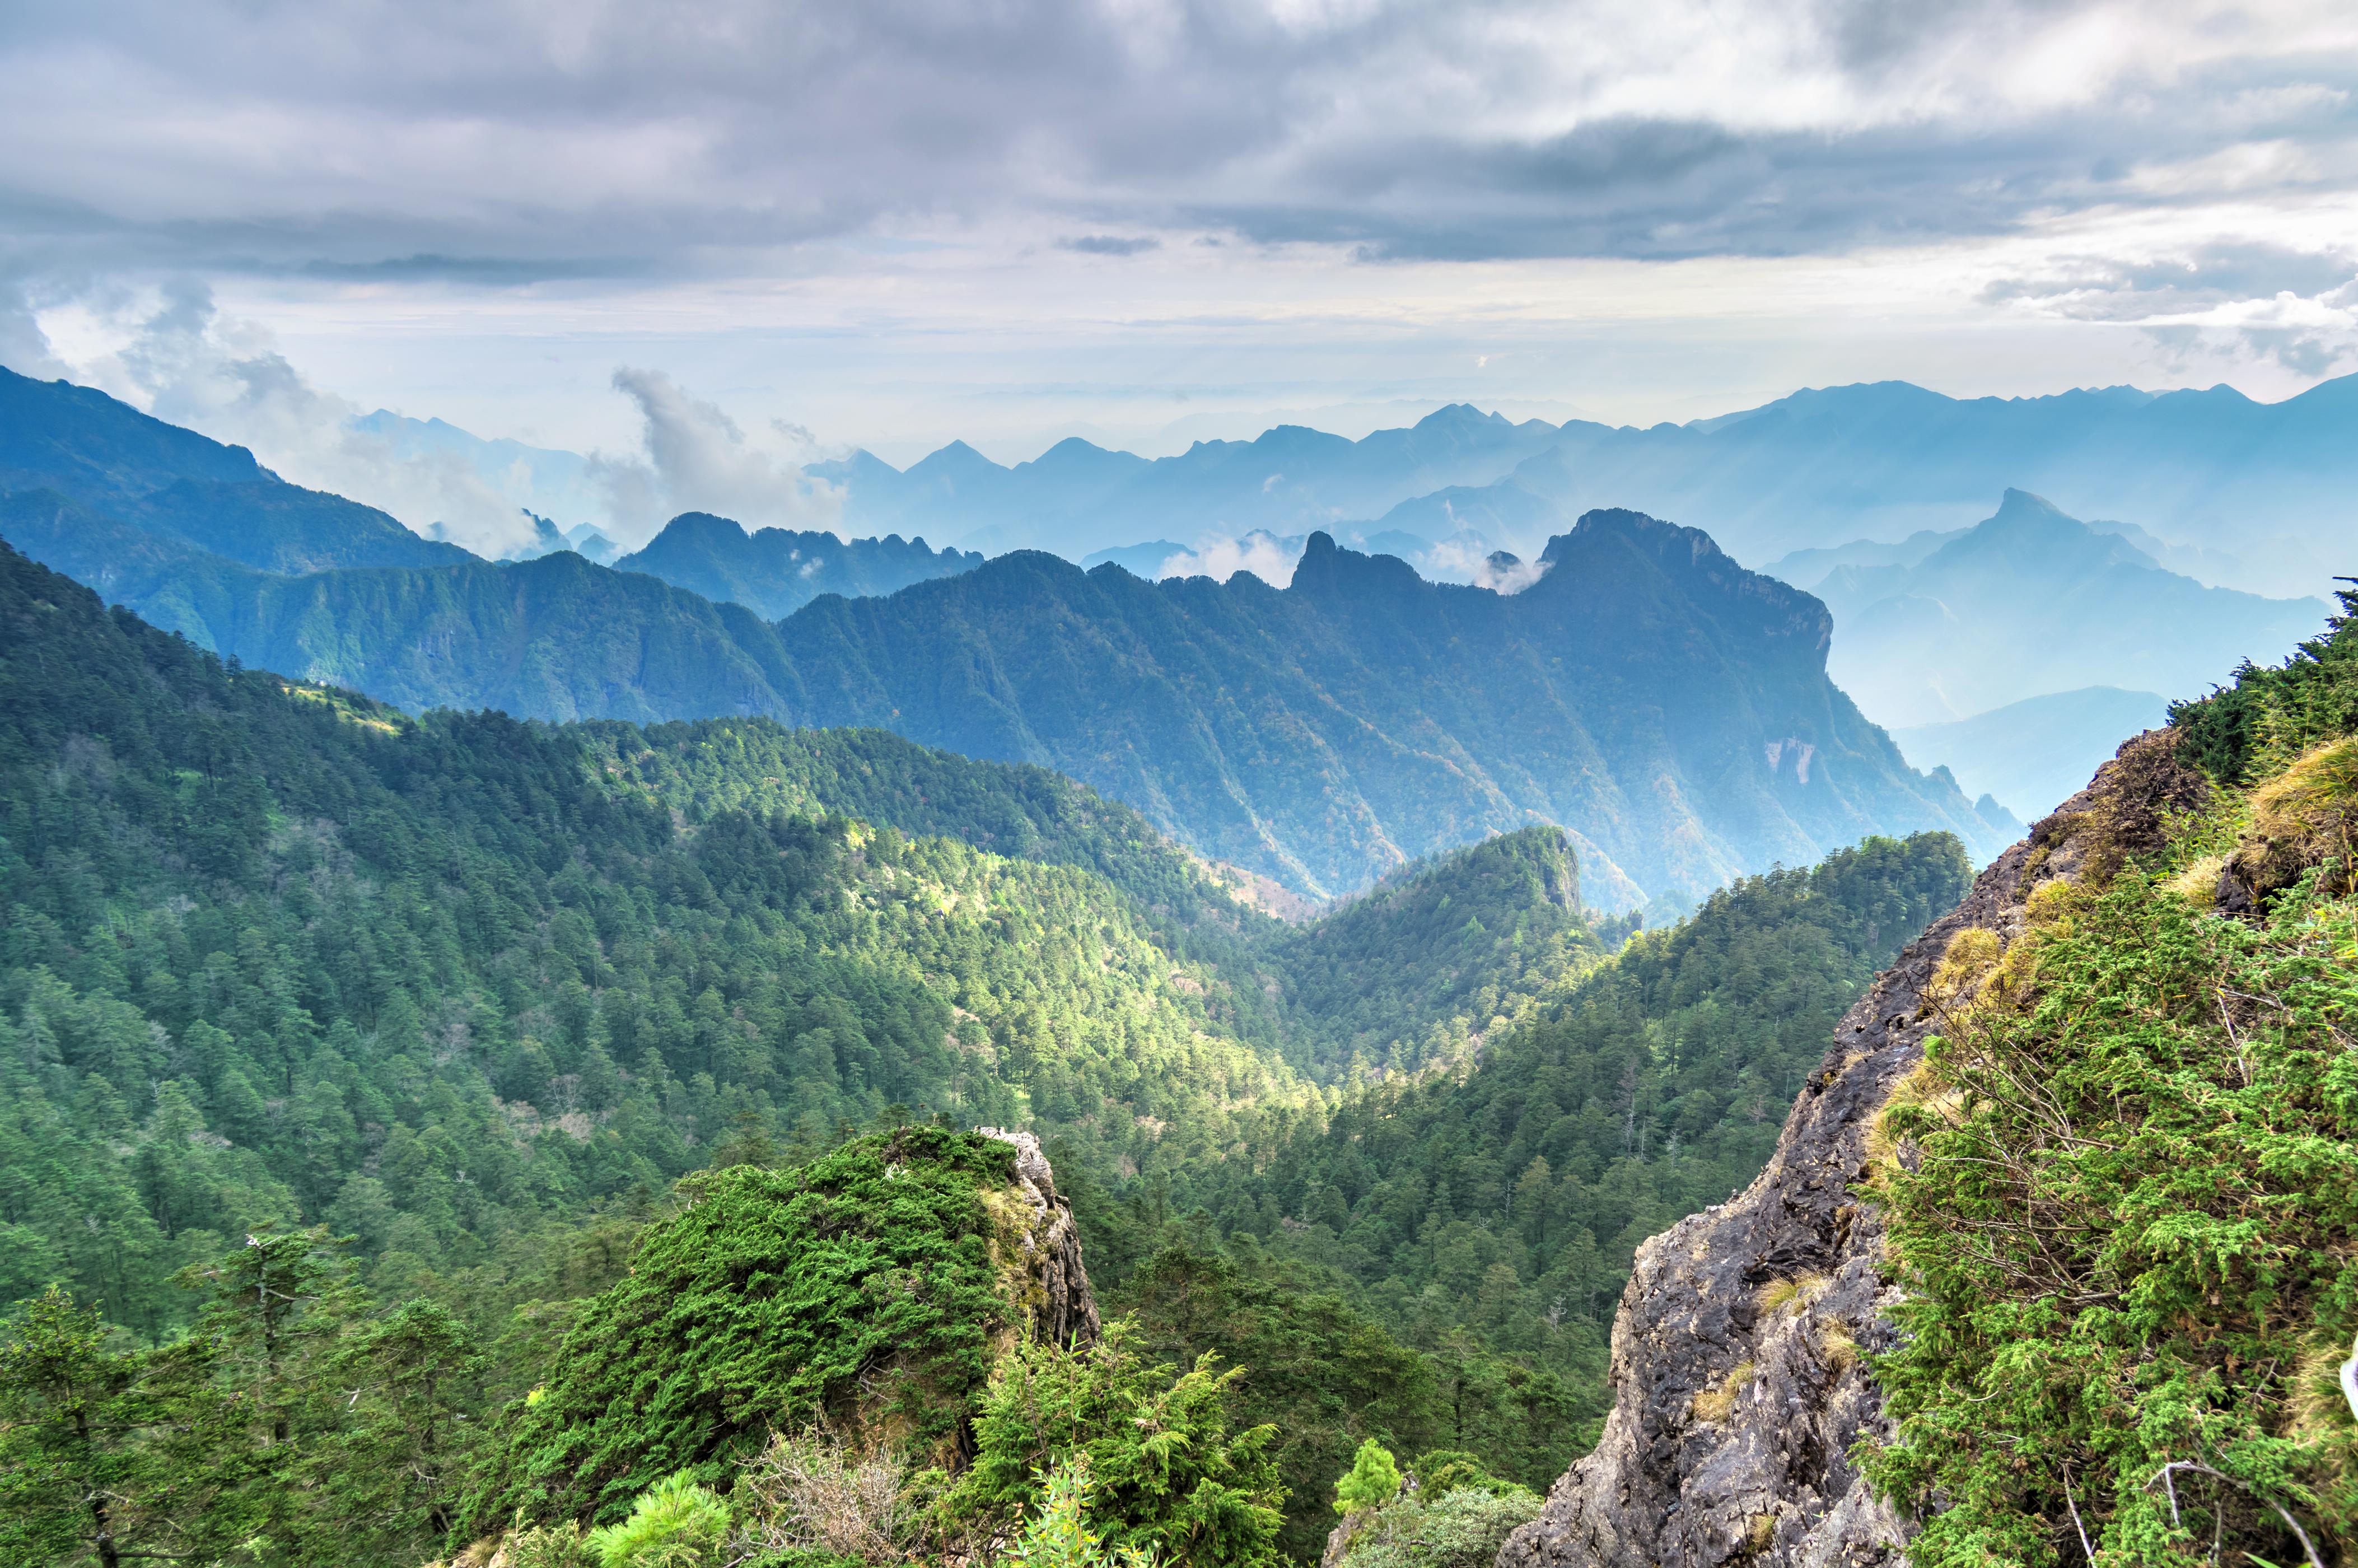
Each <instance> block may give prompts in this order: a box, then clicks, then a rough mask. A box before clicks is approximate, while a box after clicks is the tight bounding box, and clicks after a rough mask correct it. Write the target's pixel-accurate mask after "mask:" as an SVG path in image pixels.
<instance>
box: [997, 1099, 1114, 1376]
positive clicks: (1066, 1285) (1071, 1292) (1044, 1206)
mask: <svg viewBox="0 0 2358 1568" xmlns="http://www.w3.org/2000/svg"><path fill="white" fill-rule="evenodd" d="M975 1131H976V1132H977V1133H978V1134H979V1135H980V1136H982V1137H984V1138H995V1139H997V1140H999V1141H1001V1143H1011V1144H1013V1145H1014V1146H1015V1184H1016V1190H1017V1191H1018V1192H1019V1193H1020V1194H1022V1197H1023V1200H1024V1202H1025V1203H1026V1204H1027V1205H1028V1206H1030V1208H1031V1210H1032V1222H1031V1224H1030V1225H1029V1226H1027V1227H1025V1228H1024V1229H1023V1231H1022V1235H1021V1236H1020V1238H1018V1239H1017V1242H1016V1249H1017V1252H1018V1254H1019V1256H1020V1265H1021V1268H1022V1273H1023V1275H1024V1282H1023V1286H1022V1295H1023V1299H1022V1307H1023V1310H1024V1312H1025V1314H1027V1317H1028V1319H1029V1321H1028V1323H1027V1325H1026V1326H1027V1327H1028V1328H1029V1329H1030V1331H1031V1332H1032V1333H1033V1335H1035V1336H1038V1337H1040V1338H1042V1339H1044V1340H1046V1341H1047V1342H1048V1343H1050V1344H1052V1345H1076V1344H1078V1345H1094V1344H1096V1343H1097V1339H1098V1332H1099V1329H1100V1325H1099V1323H1098V1303H1097V1298H1096V1296H1094V1295H1092V1294H1091V1293H1090V1292H1089V1271H1088V1270H1087V1268H1085V1267H1083V1266H1082V1263H1081V1228H1080V1227H1079V1226H1078V1225H1077V1224H1076V1223H1075V1222H1074V1219H1073V1206H1072V1203H1071V1201H1070V1200H1069V1199H1067V1198H1066V1197H1065V1195H1063V1194H1061V1193H1059V1192H1058V1191H1057V1190H1056V1173H1055V1171H1053V1170H1051V1169H1050V1168H1049V1165H1048V1157H1047V1155H1045V1154H1044V1153H1042V1152H1040V1140H1039V1139H1038V1138H1036V1137H1034V1136H1033V1134H1031V1133H1029V1132H1010V1131H1008V1130H1005V1129H1003V1128H998V1127H978V1128H976V1129H975Z"/></svg>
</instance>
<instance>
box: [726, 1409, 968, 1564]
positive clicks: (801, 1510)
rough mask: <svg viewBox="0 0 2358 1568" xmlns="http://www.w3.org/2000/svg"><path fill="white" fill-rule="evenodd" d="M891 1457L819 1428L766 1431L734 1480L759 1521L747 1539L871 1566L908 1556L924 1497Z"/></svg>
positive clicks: (922, 1517) (917, 1535)
mask: <svg viewBox="0 0 2358 1568" xmlns="http://www.w3.org/2000/svg"><path fill="white" fill-rule="evenodd" d="M912 1481H913V1477H912V1476H911V1474H910V1471H909V1466H908V1465H906V1464H905V1463H903V1461H902V1460H901V1459H900V1458H899V1457H898V1456H896V1455H893V1454H874V1455H861V1454H855V1453H853V1452H851V1451H849V1450H848V1449H846V1448H845V1447H844V1446H843V1445H842V1444H839V1443H838V1442H837V1441H836V1440H835V1439H834V1438H833V1437H832V1436H830V1435H828V1434H827V1433H824V1432H806V1433H800V1434H798V1435H789V1434H787V1433H775V1434H773V1436H772V1437H771V1439H770V1446H769V1447H768V1448H766V1449H764V1450H763V1452H762V1456H761V1457H760V1458H758V1459H756V1460H754V1461H753V1462H752V1464H751V1465H747V1466H746V1467H745V1470H744V1472H743V1474H742V1475H741V1476H740V1478H739V1480H738V1483H737V1485H738V1490H739V1493H740V1495H741V1498H743V1499H745V1500H747V1501H750V1502H751V1503H752V1505H753V1506H752V1512H753V1513H754V1514H755V1515H756V1516H757V1517H758V1518H759V1519H760V1521H761V1522H760V1524H759V1526H758V1527H757V1529H756V1530H754V1532H753V1534H754V1535H755V1536H756V1537H757V1538H758V1539H753V1540H751V1541H748V1542H747V1544H749V1545H752V1546H755V1547H759V1548H761V1549H763V1550H765V1551H772V1552H776V1551H797V1550H799V1551H810V1552H826V1553H827V1554H828V1555H830V1556H835V1557H854V1558H859V1559H860V1560H861V1561H863V1562H867V1563H879V1564H882V1563H903V1562H906V1561H908V1560H909V1558H910V1557H911V1556H912V1554H913V1551H912V1549H913V1548H914V1546H916V1545H917V1544H919V1543H920V1541H921V1538H922V1536H923V1534H924V1532H925V1522H926V1518H927V1512H928V1502H929V1499H927V1498H925V1497H924V1496H922V1495H920V1491H919V1489H918V1488H917V1487H914V1486H913V1485H912Z"/></svg>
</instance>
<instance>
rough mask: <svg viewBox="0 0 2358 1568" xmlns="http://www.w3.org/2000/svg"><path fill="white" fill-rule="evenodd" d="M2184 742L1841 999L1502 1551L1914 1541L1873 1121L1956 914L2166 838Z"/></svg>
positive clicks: (2041, 834)
mask: <svg viewBox="0 0 2358 1568" xmlns="http://www.w3.org/2000/svg"><path fill="white" fill-rule="evenodd" d="M2172 750H2173V738H2172V737H2171V736H2170V735H2169V733H2168V732H2167V731H2151V732H2148V733H2147V734H2146V735H2144V736H2140V737H2138V738H2137V739H2136V740H2134V741H2130V742H2129V743H2128V744H2127V745H2125V746H2124V747H2122V748H2121V751H2120V753H2119V755H2118V756H2117V757H2116V758H2115V760H2114V761H2113V762H2107V763H2105V764H2104V768H2103V769H2102V770H2101V771H2099V773H2097V776H2096V780H2095V782H2094V783H2093V784H2091V785H2090V787H2089V788H2088V789H2086V790H2083V791H2082V792H2081V793H2080V794H2079V795H2075V796H2073V797H2072V798H2071V800H2070V801H2068V802H2066V803H2065V804H2064V806H2062V807H2061V809H2060V810H2059V811H2057V813H2056V814H2055V815H2054V816H2050V817H2048V818H2046V819H2045V820H2044V821H2041V822H2040V823H2039V825H2038V826H2037V827H2034V828H2033V829H2032V830H2031V833H2030V836H2029V837H2028V838H2026V839H2024V840H2023V841H2022V842H2021V843H2018V844H2017V845H2015V846H2014V847H2013V848H2012V849H2008V850H2007V851H2006V853H2005V854H2003V855H2001V856H1999V857H1998V859H1997V860H1996V861H1995V862H1994V863H1992V864H1991V866H1990V867H1989V868H1988V869H1987V870H1986V871H1983V872H1982V874H1981V875H1980V877H1979V878H1977V879H1976V880H1975V881H1974V886H1973V889H1972V891H1971V892H1968V893H1967V894H1966V896H1965V899H1964V902H1963V903H1961V904H1960V905H1959V906H1958V907H1957V908H1956V909H1955V910H1954V911H1953V912H1952V913H1951V914H1948V915H1946V916H1944V917H1943V918H1942V919H1941V920H1938V921H1936V922H1934V923H1933V924H1932V925H1931V927H1930V928H1928V929H1927V930H1926V931H1925V932H1924V934H1923V935H1921V936H1920V937H1918V938H1917V939H1916V940H1915V941H1914V942H1912V943H1910V944H1909V946H1907V947H1906V948H1905V949H1904V950H1903V951H1902V952H1901V953H1900V955H1899V957H1898V962H1896V963H1895V964H1893V965H1892V967H1891V968H1888V969H1887V970H1886V971H1884V973H1883V974H1882V975H1880V976H1879V977H1877V979H1876V981H1875V983H1874V985H1873V986H1871V987H1870V988H1869V989H1868V990H1867V993H1866V996H1864V997H1862V998H1861V999H1860V1000H1859V1001H1858V1002H1857V1003H1856V1005H1855V1006H1854V1007H1852V1008H1851V1010H1850V1011H1848V1012H1847V1013H1845V1014H1844V1017H1843V1020H1842V1022H1841V1023H1840V1025H1839V1026H1838V1027H1837V1030H1836V1033H1835V1038H1834V1042H1833V1046H1832V1047H1831V1048H1830V1049H1829V1050H1828V1051H1827V1053H1826V1055H1825V1058H1824V1060H1823V1063H1822V1064H1821V1065H1820V1066H1819V1068H1818V1070H1817V1072H1816V1073H1814V1074H1813V1075H1812V1076H1811V1077H1810V1079H1809V1082H1808V1083H1807V1085H1806V1086H1805V1087H1803V1088H1802V1090H1801V1098H1800V1099H1799V1100H1798V1101H1796V1102H1795V1104H1794V1106H1793V1109H1792V1113H1791V1115H1790V1116H1789V1117H1788V1118H1787V1119H1786V1121H1785V1127H1784V1131H1783V1133H1782V1135H1781V1136H1780V1137H1779V1140H1778V1142H1777V1150H1776V1152H1775V1154H1774V1155H1773V1156H1772V1157H1771V1158H1770V1160H1769V1162H1768V1168H1767V1169H1765V1170H1764V1171H1762V1172H1761V1173H1760V1175H1759V1177H1758V1180H1756V1181H1755V1182H1753V1184H1751V1185H1750V1186H1749V1187H1747V1188H1746V1189H1745V1191H1744V1192H1743V1193H1742V1194H1740V1195H1737V1196H1736V1197H1734V1198H1732V1199H1731V1200H1730V1201H1729V1202H1727V1203H1725V1204H1724V1205H1720V1206H1714V1207H1713V1208H1709V1209H1706V1210H1704V1212H1703V1213H1701V1214H1697V1215H1693V1216H1690V1217H1688V1218H1686V1219H1683V1220H1682V1221H1680V1222H1679V1223H1678V1224H1677V1225H1675V1226H1673V1227H1671V1229H1669V1230H1668V1231H1666V1232H1664V1233H1663V1234H1661V1235H1660V1236H1657V1237H1655V1238H1652V1239H1650V1240H1649V1241H1647V1242H1646V1243H1645V1244H1644V1245H1643V1246H1642V1247H1640V1248H1639V1249H1638V1257H1637V1266H1636V1270H1635V1272H1634V1273H1633V1274H1632V1275H1631V1278H1630V1281H1629V1284H1628V1289H1627V1290H1626V1291H1625V1292H1623V1294H1622V1298H1621V1308H1620V1312H1619V1314H1618V1315H1617V1317H1616V1318H1615V1320H1614V1325H1613V1357H1612V1383H1613V1394H1614V1403H1613V1409H1612V1411H1611V1413H1610V1414H1609V1415H1608V1416H1607V1418H1606V1424H1605V1431H1604V1434H1603V1437H1602V1438H1601V1439H1600V1441H1599V1442H1598V1444H1597V1446H1596V1449H1595V1452H1594V1453H1592V1454H1590V1455H1589V1456H1588V1457H1587V1458H1585V1459H1583V1460H1582V1461H1580V1462H1579V1463H1578V1464H1577V1465H1574V1466H1573V1468H1572V1469H1571V1470H1570V1471H1569V1472H1567V1473H1566V1474H1565V1475H1564V1476H1563V1479H1561V1480H1559V1481H1558V1482H1557V1483H1556V1484H1555V1486H1554V1487H1553V1488H1552V1490H1551V1491H1550V1493H1549V1495H1548V1501H1547V1507H1546V1509H1544V1510H1543V1511H1542V1512H1541V1515H1540V1517H1539V1518H1538V1519H1535V1520H1533V1521H1532V1522H1531V1523H1530V1524H1528V1525H1525V1526H1524V1527H1523V1528H1522V1529H1520V1530H1517V1531H1516V1532H1515V1534H1514V1535H1513V1536H1511V1537H1510V1538H1509V1540H1508V1541H1507V1544H1506V1546H1505V1548H1504V1549H1503V1550H1501V1551H1500V1552H1499V1554H1498V1568H1574V1565H1575V1564H1578V1565H1582V1568H1586V1565H1589V1564H1598V1565H1609V1568H1655V1565H1661V1568H1717V1565H1718V1564H1722V1563H1734V1562H1739V1561H1741V1562H1745V1563H1760V1564H1793V1565H1797V1568H1801V1565H1806V1568H1830V1565H1833V1564H1837V1563H1888V1562H1895V1561H1897V1560H1898V1558H1899V1556H1900V1555H1901V1553H1902V1552H1903V1549H1904V1547H1905V1545H1906V1542H1907V1541H1908V1538H1909V1534H1910V1533H1911V1530H1910V1526H1909V1521H1907V1520H1906V1519H1901V1518H1899V1517H1898V1516H1897V1515H1895V1514H1894V1513H1893V1512H1892V1511H1891V1509H1888V1508H1887V1507H1886V1506H1885V1505H1884V1504H1882V1503H1881V1502H1879V1501H1877V1499H1876V1498H1874V1496H1873V1495H1872V1493H1871V1491H1870V1489H1869V1488H1868V1487H1867V1486H1866V1484H1865V1483H1864V1481H1863V1480H1862V1479H1861V1478H1860V1476H1859V1475H1858V1472H1857V1470H1856V1469H1855V1467H1854V1466H1853V1465H1852V1464H1851V1463H1850V1459H1849V1450H1850V1448H1851V1446H1852V1444H1855V1443H1856V1442H1857V1441H1858V1440H1859V1439H1860V1438H1862V1437H1867V1436H1874V1435H1882V1434H1885V1433H1887V1430H1888V1427H1887V1422H1886V1421H1885V1418H1884V1414H1883V1400H1882V1396H1881V1393H1880V1391H1879V1390H1877V1387H1876V1385H1875V1383H1874V1381H1873V1379H1870V1378H1869V1377H1868V1376H1867V1375H1866V1368H1865V1367H1864V1366H1863V1365H1862V1364H1861V1361H1860V1356H1859V1353H1860V1352H1861V1351H1863V1350H1877V1349H1883V1348H1887V1347H1888V1346H1890V1345H1891V1343H1892V1342H1893V1332H1892V1330H1891V1328H1890V1326H1889V1325H1888V1323H1887V1318H1886V1312H1887V1308H1888V1307H1889V1306H1890V1304H1891V1303H1893V1302H1894V1301H1895V1300H1897V1294H1896V1291H1895V1289H1894V1287H1892V1286H1891V1285H1889V1284H1888V1283H1887V1282H1886V1281H1885V1278H1884V1259H1883V1223H1882V1221H1881V1219H1880V1218H1879V1217H1878V1216H1877V1213H1876V1211H1875V1209H1874V1208H1873V1207H1872V1206H1870V1205H1867V1204H1866V1203H1864V1202H1862V1201H1861V1200H1860V1198H1859V1196H1858V1195H1857V1192H1856V1190H1855V1189H1856V1188H1857V1186H1858V1184H1860V1182H1861V1181H1862V1180H1863V1178H1864V1176H1865V1174H1866V1161H1867V1150H1866V1143H1867V1134H1868V1130H1869V1128H1870V1125H1871V1123H1872V1122H1873V1120H1874V1119H1875V1117H1876V1114H1877V1111H1879V1110H1880V1109H1881V1108H1882V1107H1883V1105H1884V1103H1885V1102H1886V1100H1887V1099H1888V1098H1889V1097H1890V1094H1891V1090H1892V1087H1893V1086H1894V1085H1895V1084H1897V1083H1898V1081H1899V1080H1900V1079H1901V1078H1902V1077H1903V1076H1906V1075H1907V1074H1908V1073H1909V1072H1910V1071H1911V1070H1912V1069H1913V1068H1914V1067H1915V1066H1916V1065H1917V1063H1918V1061H1919V1060H1920V1058H1921V1055H1922V1049H1923V1041H1924V1036H1925V1035H1926V1033H1929V1032H1930V1031H1931V1029H1932V1028H1933V1027H1934V1022H1933V1020H1932V1018H1931V1014H1930V1010H1929V1009H1928V1007H1927V1006H1926V992H1927V989H1928V987H1930V986H1931V984H1932V981H1933V977H1934V974H1935V971H1936V970H1938V969H1939V968H1940V967H1941V964H1942V958H1943V957H1944V956H1945V955H1946V954H1947V953H1948V952H1949V949H1950V945H1951V943H1952V941H1953V940H1954V939H1955V938H1956V936H1957V935H1958V933H1960V932H1961V931H1963V930H1965V929H1967V928H1968V927H1978V928H1980V929H1982V930H1985V931H1988V932H1990V933H1993V934H1994V935H1996V937H1997V938H1998V945H1999V946H2003V945H2005V944H2007V943H2010V942H2011V941H2012V940H2013V939H2014V938H2015V937H2016V936H2017V935H2019V934H2020V932H2021V930H2022V927H2023V923H2024V919H2025V912H2024V902H2025V900H2026V899H2027V898H2028V896H2029V893H2030V892H2031V890H2032V888H2033V887H2034V886H2036V885H2037V884H2038V883H2039V882H2041V881H2048V880H2050V879H2052V878H2055V877H2073V878H2076V877H2078V876H2079V875H2081V874H2082V873H2083V871H2093V872H2096V873H2097V874H2108V870H2109V868H2110V867H2111V866H2114V865H2117V864H2118V863H2119V862H2120V860H2121V858H2122V857H2123V856H2125V855H2127V854H2133V853H2136V851H2137V850H2139V849H2145V848H2149V847H2151V845H2152V844H2153V843H2155V842H2158V833H2159V831H2160V830H2161V827H2162V825H2163V823H2164V821H2165V819H2166V816H2167V813H2168V812H2169V811H2170V810H2173V809H2183V808H2184V807H2185V806H2187V805H2188V804H2189V803H2190V802H2192V801H2196V800H2199V798H2200V794H2201V790H2202V789H2203V788H2204V787H2205V786H2204V785H2203V784H2202V781H2201V775H2199V774H2196V773H2190V772H2189V771H2188V770H2186V769H2184V768H2181V767H2180V766H2179V765H2178V764H2177V762H2176V760H2175V758H2174V756H2173V755H2172ZM1981 945H1982V946H1989V945H1988V944H1987V942H1986V939H1984V940H1983V942H1982V944H1981ZM1942 983H1943V984H1944V985H1946V984H1952V983H1953V981H1952V979H1950V977H1948V976H1944V977H1943V981H1942Z"/></svg>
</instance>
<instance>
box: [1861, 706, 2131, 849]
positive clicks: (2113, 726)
mask: <svg viewBox="0 0 2358 1568" xmlns="http://www.w3.org/2000/svg"><path fill="white" fill-rule="evenodd" d="M2168 716H2169V703H2168V702H2167V701H2166V700H2164V699H2163V698H2162V697H2158V696H2157V695H2156V694H2154V693H2153V692H2149V691H2123V690H2121V689H2120V688H2119V687H2106V686H2094V687H2087V688H2085V689H2083V690H2081V691H2060V692H2053V693H2050V694H2049V695H2048V696H2045V697H2028V698H2025V699H2024V700H2023V701H2021V702H2010V703H2008V704H2006V706H2005V707H2004V708H1992V709H1990V710H1989V711H1988V712H1987V713H1979V714H1975V715H1974V717H1973V718H1971V719H1957V720H1955V721H1954V722H1952V723H1947V724H1923V725H1918V726H1916V727H1915V728H1913V729H1906V730H1893V731H1892V732H1891V738H1892V739H1893V740H1894V741H1898V743H1899V750H1900V751H1901V752H1904V753H1905V754H1906V755H1907V758H1908V760H1909V762H1911V763H1913V764H1914V765H1915V766H1917V767H1920V768H1926V769H1930V768H1946V769H1948V770H1949V773H1950V775H1951V776H1952V777H1953V778H1954V779H1955V780H1956V781H1957V784H1958V787H1959V788H1961V789H1965V790H1969V791H1972V792H1974V793H1975V794H1983V793H1986V794H1988V795H1994V796H1996V799H1997V800H1998V802H1999V803H2000V804H2001V805H2003V806H2005V807H2006V809H2007V810H2008V811H2011V812H2013V813H2014V814H2015V815H2016V816H2019V817H2021V818H2022V819H2023V820H2024V821H2025V822H2033V821H2036V820H2038V819H2039V817H2042V816H2046V815H2047V814H2048V813H2049V812H2050V811H2053V810H2054V809H2055V808H2056V807H2057V806H2061V805H2062V804H2063V802H2065V801H2066V800H2069V799H2070V798H2071V796H2072V795H2074V794H2076V793H2077V792H2078V791H2080V790H2082V789H2084V788H2085V787H2087V783H2088V781H2089V780H2090V779H2091V778H2093V777H2094V776H2095V773H2096V770H2097V768H2099V767H2101V766H2102V765H2103V764H2104V762H2105V761H2106V759H2108V758H2110V757H2111V756H2112V755H2113V753H2114V752H2116V751H2118V750H2119V749H2120V744H2121V741H2123V740H2125V738H2127V737H2128V736H2131V735H2135V734H2138V733H2140V732H2141V731H2143V730H2150V729H2152V728H2154V727H2155V726H2156V725H2158V724H2159V723H2161V722H2162V720H2163V719H2166V718H2167V717H2168Z"/></svg>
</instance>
